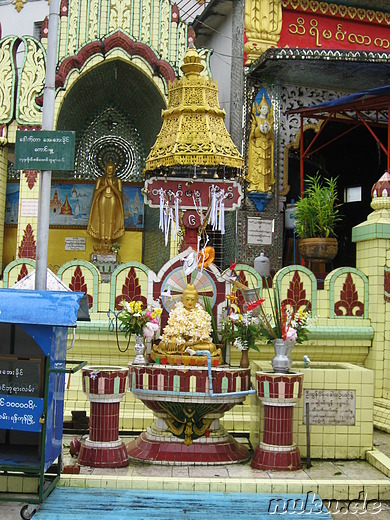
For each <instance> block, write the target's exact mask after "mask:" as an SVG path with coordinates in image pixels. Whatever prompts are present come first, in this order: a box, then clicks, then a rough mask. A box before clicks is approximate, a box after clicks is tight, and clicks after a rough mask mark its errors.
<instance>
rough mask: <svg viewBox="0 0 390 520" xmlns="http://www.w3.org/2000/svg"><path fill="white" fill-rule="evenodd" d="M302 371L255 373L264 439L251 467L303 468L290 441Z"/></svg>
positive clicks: (300, 392)
mask: <svg viewBox="0 0 390 520" xmlns="http://www.w3.org/2000/svg"><path fill="white" fill-rule="evenodd" d="M302 382H303V374H301V373H291V374H277V373H273V372H256V383H257V393H258V396H259V398H260V399H261V401H262V403H263V404H264V430H263V440H262V442H260V444H259V446H257V448H256V449H255V452H254V455H253V458H252V462H251V466H252V468H256V469H262V470H277V471H286V470H291V471H292V470H296V469H300V468H301V467H302V464H301V457H300V453H299V449H298V447H297V446H296V445H295V444H294V443H293V413H294V406H295V405H296V404H297V402H298V400H299V398H300V397H301V395H302Z"/></svg>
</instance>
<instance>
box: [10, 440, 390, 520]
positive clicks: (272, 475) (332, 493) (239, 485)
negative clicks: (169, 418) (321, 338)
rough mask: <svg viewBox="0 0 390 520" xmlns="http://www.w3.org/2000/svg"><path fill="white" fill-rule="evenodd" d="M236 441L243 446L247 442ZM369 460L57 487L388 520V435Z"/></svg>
mask: <svg viewBox="0 0 390 520" xmlns="http://www.w3.org/2000/svg"><path fill="white" fill-rule="evenodd" d="M73 437H74V435H64V466H66V467H68V468H71V467H74V466H76V467H77V459H76V458H73V457H71V455H70V454H69V445H70V441H71V440H72V439H73ZM121 438H122V439H123V440H124V441H125V442H129V441H130V440H131V439H132V438H134V437H131V436H123V435H122V436H121ZM237 440H239V441H240V442H243V443H248V440H247V438H246V437H239V438H237ZM249 447H250V446H249ZM369 454H370V456H369V457H368V460H369V461H367V460H365V461H363V460H313V461H312V465H311V467H310V468H308V467H306V465H305V464H303V468H302V469H301V470H298V471H293V472H287V471H286V472H271V471H259V470H255V469H252V468H251V466H250V463H249V462H248V463H245V464H230V465H221V466H196V465H187V466H167V465H153V464H149V463H142V462H136V461H131V462H130V464H129V466H128V467H127V468H118V469H100V468H90V467H82V466H81V467H80V473H79V474H68V473H67V474H62V476H61V480H60V482H59V486H66V487H79V488H92V487H94V488H107V487H108V488H116V489H118V490H120V489H143V490H150V491H151V493H153V490H167V491H168V490H171V491H176V492H177V491H209V492H225V493H229V492H237V491H240V492H243V493H244V492H245V493H276V494H285V493H289V494H292V495H294V494H295V495H298V494H307V493H316V494H317V495H318V496H320V497H321V499H323V501H324V502H325V504H326V505H327V507H328V509H329V511H330V513H331V515H332V518H340V517H341V515H342V518H343V519H344V518H345V519H347V520H351V519H352V518H355V519H356V518H359V517H360V515H362V514H365V518H369V517H371V516H372V517H375V518H380V519H381V520H382V519H383V520H390V433H386V432H382V431H379V430H375V432H374V449H373V450H372V451H371V452H369ZM370 462H371V463H370ZM374 464H375V466H376V467H375V466H374ZM24 504H25V502H24V503H22V502H0V519H1V520H16V519H19V518H20V509H21V507H22V506H23V505H24ZM285 516H286V515H283V517H285ZM69 520H76V519H74V518H69ZM145 520H147V516H145ZM213 520H214V519H213ZM215 520H218V519H215Z"/></svg>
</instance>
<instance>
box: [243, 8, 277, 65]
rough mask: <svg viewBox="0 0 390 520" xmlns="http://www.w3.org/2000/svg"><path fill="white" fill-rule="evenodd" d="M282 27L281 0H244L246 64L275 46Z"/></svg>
mask: <svg viewBox="0 0 390 520" xmlns="http://www.w3.org/2000/svg"><path fill="white" fill-rule="evenodd" d="M281 29H282V0H268V1H259V0H245V34H246V39H247V41H246V43H245V44H244V52H245V54H246V56H247V61H246V64H249V63H251V62H252V61H255V60H256V59H257V58H258V57H259V56H260V55H261V54H263V52H264V51H266V50H267V49H268V48H269V47H271V46H275V45H276V44H277V42H278V40H279V37H280V31H281Z"/></svg>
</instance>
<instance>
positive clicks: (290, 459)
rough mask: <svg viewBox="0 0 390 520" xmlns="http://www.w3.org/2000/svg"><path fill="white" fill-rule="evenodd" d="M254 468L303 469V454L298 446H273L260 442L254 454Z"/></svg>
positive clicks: (276, 469) (252, 463)
mask: <svg viewBox="0 0 390 520" xmlns="http://www.w3.org/2000/svg"><path fill="white" fill-rule="evenodd" d="M251 466H252V468H255V469H261V470H268V471H269V470H271V471H272V470H274V471H294V470H297V469H302V464H301V455H300V453H299V448H297V446H271V445H270V444H265V443H263V442H261V443H260V445H259V446H257V448H256V449H255V453H254V454H253V458H252V462H251Z"/></svg>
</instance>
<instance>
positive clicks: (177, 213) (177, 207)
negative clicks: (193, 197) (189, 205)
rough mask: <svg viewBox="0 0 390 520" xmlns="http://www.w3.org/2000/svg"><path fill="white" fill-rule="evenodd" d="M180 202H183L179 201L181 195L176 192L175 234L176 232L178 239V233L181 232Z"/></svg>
mask: <svg viewBox="0 0 390 520" xmlns="http://www.w3.org/2000/svg"><path fill="white" fill-rule="evenodd" d="M179 202H181V200H180V199H179V194H178V193H177V192H176V194H175V228H174V230H175V232H174V237H173V238H175V237H176V233H178V232H179Z"/></svg>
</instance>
